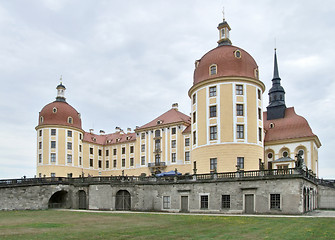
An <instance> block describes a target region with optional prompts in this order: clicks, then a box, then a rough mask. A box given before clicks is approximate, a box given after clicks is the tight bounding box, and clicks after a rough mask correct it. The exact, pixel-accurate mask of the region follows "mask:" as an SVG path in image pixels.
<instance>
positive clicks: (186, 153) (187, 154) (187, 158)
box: [185, 152, 190, 162]
mask: <svg viewBox="0 0 335 240" xmlns="http://www.w3.org/2000/svg"><path fill="white" fill-rule="evenodd" d="M185 161H186V162H188V161H190V152H185Z"/></svg>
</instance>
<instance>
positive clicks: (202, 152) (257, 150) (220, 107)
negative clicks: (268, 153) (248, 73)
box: [189, 77, 264, 173]
mask: <svg viewBox="0 0 335 240" xmlns="http://www.w3.org/2000/svg"><path fill="white" fill-rule="evenodd" d="M237 85H240V86H242V87H243V93H242V94H237V91H236V86H237ZM213 87H215V88H216V94H215V95H214V96H211V93H210V89H212V88H213ZM263 91H264V89H263V85H262V83H261V82H260V81H255V80H253V79H247V78H236V77H235V78H218V79H215V80H211V81H207V82H205V83H200V84H198V85H197V86H193V87H192V88H191V89H190V91H189V95H190V97H191V101H192V113H191V116H192V135H193V134H195V137H196V141H195V142H194V137H193V138H192V140H193V142H192V161H196V163H197V169H198V173H208V172H209V161H210V158H217V163H218V166H217V170H218V171H220V172H221V171H235V170H236V164H237V157H244V161H245V164H244V170H257V169H259V160H260V159H263V155H264V150H263V119H262V114H259V111H260V113H262V110H261V109H262V97H261V95H262V93H263ZM212 95H213V94H212ZM194 96H195V97H196V101H195V102H194V101H193V99H194ZM259 96H260V97H259ZM237 104H239V105H242V106H243V114H242V116H240V114H238V113H237ZM211 106H216V110H217V111H216V117H212V116H211V115H210V107H211ZM259 109H260V110H259ZM237 125H242V126H243V127H244V136H243V137H242V138H240V137H238V134H237ZM212 126H216V127H217V137H216V139H211V137H210V136H211V135H210V127H212ZM259 131H260V132H261V136H259Z"/></svg>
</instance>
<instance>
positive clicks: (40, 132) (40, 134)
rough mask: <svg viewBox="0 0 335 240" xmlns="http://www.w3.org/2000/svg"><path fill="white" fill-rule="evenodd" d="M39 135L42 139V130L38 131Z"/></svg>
mask: <svg viewBox="0 0 335 240" xmlns="http://www.w3.org/2000/svg"><path fill="white" fill-rule="evenodd" d="M51 130H52V129H51ZM51 133H52V131H51ZM38 134H39V136H40V137H42V130H39V131H38ZM51 135H52V134H51Z"/></svg>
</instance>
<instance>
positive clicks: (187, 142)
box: [185, 138, 190, 147]
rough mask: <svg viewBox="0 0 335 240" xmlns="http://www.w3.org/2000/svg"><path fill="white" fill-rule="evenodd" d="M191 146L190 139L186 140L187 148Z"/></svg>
mask: <svg viewBox="0 0 335 240" xmlns="http://www.w3.org/2000/svg"><path fill="white" fill-rule="evenodd" d="M187 146H190V139H189V138H185V147H187Z"/></svg>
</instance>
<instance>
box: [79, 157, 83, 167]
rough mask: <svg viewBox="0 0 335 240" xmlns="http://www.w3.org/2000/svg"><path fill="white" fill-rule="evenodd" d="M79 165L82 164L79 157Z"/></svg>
mask: <svg viewBox="0 0 335 240" xmlns="http://www.w3.org/2000/svg"><path fill="white" fill-rule="evenodd" d="M79 165H80V166H81V165H82V162H81V157H79Z"/></svg>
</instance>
